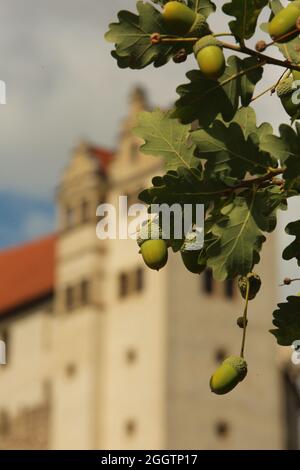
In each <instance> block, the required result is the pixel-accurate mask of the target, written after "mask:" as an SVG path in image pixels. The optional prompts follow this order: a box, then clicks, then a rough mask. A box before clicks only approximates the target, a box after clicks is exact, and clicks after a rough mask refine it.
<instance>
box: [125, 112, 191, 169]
mask: <svg viewBox="0 0 300 470" xmlns="http://www.w3.org/2000/svg"><path fill="white" fill-rule="evenodd" d="M190 129H191V127H190V126H189V125H187V126H184V125H183V124H181V123H180V122H179V121H178V120H177V119H171V118H170V112H162V111H160V110H156V111H154V112H152V113H151V112H141V113H139V115H138V124H137V127H136V128H135V129H134V134H135V135H137V136H138V137H140V138H141V139H143V140H144V141H145V143H144V145H142V146H141V151H142V153H144V154H147V155H153V156H155V157H163V158H164V161H165V166H166V168H167V169H168V170H176V168H177V167H178V166H181V165H183V166H186V167H187V168H190V167H197V166H198V165H199V159H197V158H195V157H194V151H195V148H196V146H195V145H194V144H193V143H192V142H191V139H190Z"/></svg>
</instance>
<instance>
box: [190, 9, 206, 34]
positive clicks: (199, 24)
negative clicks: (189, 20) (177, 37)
mask: <svg viewBox="0 0 300 470" xmlns="http://www.w3.org/2000/svg"><path fill="white" fill-rule="evenodd" d="M210 32H211V31H210V29H209V26H208V24H207V22H206V18H205V16H203V15H201V14H200V13H197V15H196V18H195V21H194V23H193V24H192V27H191V29H190V30H189V32H188V34H194V35H195V36H199V37H201V36H204V35H207V34H209V33H210Z"/></svg>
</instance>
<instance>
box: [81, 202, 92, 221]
mask: <svg viewBox="0 0 300 470" xmlns="http://www.w3.org/2000/svg"><path fill="white" fill-rule="evenodd" d="M89 209H90V207H89V203H88V202H87V201H82V203H81V222H82V223H83V224H85V223H86V222H88V221H89V216H90V214H89Z"/></svg>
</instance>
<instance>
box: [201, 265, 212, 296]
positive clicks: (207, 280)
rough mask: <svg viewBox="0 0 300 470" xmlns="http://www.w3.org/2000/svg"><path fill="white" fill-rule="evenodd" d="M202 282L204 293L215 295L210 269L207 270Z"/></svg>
mask: <svg viewBox="0 0 300 470" xmlns="http://www.w3.org/2000/svg"><path fill="white" fill-rule="evenodd" d="M202 280H203V290H204V292H206V294H212V293H213V276H212V270H211V269H210V268H207V269H205V271H204V273H203V277H202Z"/></svg>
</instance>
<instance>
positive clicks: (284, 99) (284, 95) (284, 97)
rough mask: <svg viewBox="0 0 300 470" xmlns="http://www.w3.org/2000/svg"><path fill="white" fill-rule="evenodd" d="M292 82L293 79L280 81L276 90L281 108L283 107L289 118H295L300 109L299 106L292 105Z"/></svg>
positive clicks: (293, 89) (293, 90)
mask: <svg viewBox="0 0 300 470" xmlns="http://www.w3.org/2000/svg"><path fill="white" fill-rule="evenodd" d="M293 82H294V78H292V77H288V78H285V79H284V80H281V82H280V83H279V85H278V86H277V88H276V90H277V95H278V97H279V98H280V101H281V103H282V106H283V107H284V109H285V111H286V112H287V113H288V115H289V116H291V117H292V116H295V115H296V113H297V112H298V111H299V109H300V106H299V104H296V103H293V99H292V96H293V93H294V92H295V88H293Z"/></svg>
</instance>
